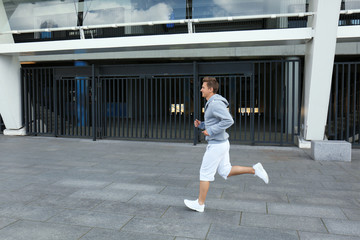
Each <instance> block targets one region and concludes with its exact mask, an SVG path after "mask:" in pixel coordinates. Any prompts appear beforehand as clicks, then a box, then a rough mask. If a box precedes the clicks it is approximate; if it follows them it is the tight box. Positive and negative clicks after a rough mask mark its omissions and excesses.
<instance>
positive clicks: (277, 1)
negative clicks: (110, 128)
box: [193, 0, 306, 18]
mask: <svg viewBox="0 0 360 240" xmlns="http://www.w3.org/2000/svg"><path fill="white" fill-rule="evenodd" d="M305 11H306V0H271V1H270V0H212V1H208V0H194V2H193V18H212V17H227V16H245V15H261V14H279V13H298V12H305Z"/></svg>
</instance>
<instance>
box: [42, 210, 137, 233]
mask: <svg viewBox="0 0 360 240" xmlns="http://www.w3.org/2000/svg"><path fill="white" fill-rule="evenodd" d="M132 218H133V216H129V215H125V214H114V213H109V212H107V213H103V212H95V211H80V210H65V211H63V212H61V213H60V214H58V215H56V216H54V217H52V218H51V219H50V220H48V222H52V223H62V224H70V225H79V226H87V227H99V228H108V229H114V230H116V229H117V230H119V229H120V228H121V227H122V226H123V225H124V224H126V223H127V222H128V221H129V220H130V219H132Z"/></svg>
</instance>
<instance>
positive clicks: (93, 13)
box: [5, 0, 186, 30]
mask: <svg viewBox="0 0 360 240" xmlns="http://www.w3.org/2000/svg"><path fill="white" fill-rule="evenodd" d="M5 9H6V12H7V15H8V18H9V22H10V27H11V29H12V30H26V29H39V28H56V27H73V26H77V23H78V21H77V20H78V13H79V12H80V14H82V17H83V25H100V24H113V23H136V22H147V21H162V20H170V19H171V20H175V19H185V17H186V0H168V1H164V0H82V1H79V0H53V1H37V2H36V1H35V2H33V3H19V4H18V5H14V4H12V5H9V4H5Z"/></svg>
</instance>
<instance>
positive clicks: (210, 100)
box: [205, 94, 229, 111]
mask: <svg viewBox="0 0 360 240" xmlns="http://www.w3.org/2000/svg"><path fill="white" fill-rule="evenodd" d="M213 101H222V102H223V103H224V104H225V106H226V107H228V106H229V102H228V101H227V100H226V98H224V97H223V96H221V95H219V94H215V95H213V96H212V97H211V98H209V100H208V101H207V102H206V104H205V111H206V108H207V107H208V105H209V103H211V102H213Z"/></svg>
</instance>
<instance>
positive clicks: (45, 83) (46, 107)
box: [42, 69, 49, 133]
mask: <svg viewBox="0 0 360 240" xmlns="http://www.w3.org/2000/svg"><path fill="white" fill-rule="evenodd" d="M47 72H48V69H44V90H45V91H44V94H43V95H42V96H43V98H44V102H45V103H44V105H45V106H44V107H43V110H45V112H46V113H45V119H44V120H45V121H44V122H45V123H46V126H47V128H46V133H48V131H49V119H48V111H49V110H48V95H49V93H48V90H47V81H48V79H47ZM44 128H45V125H44V124H43V129H44Z"/></svg>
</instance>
